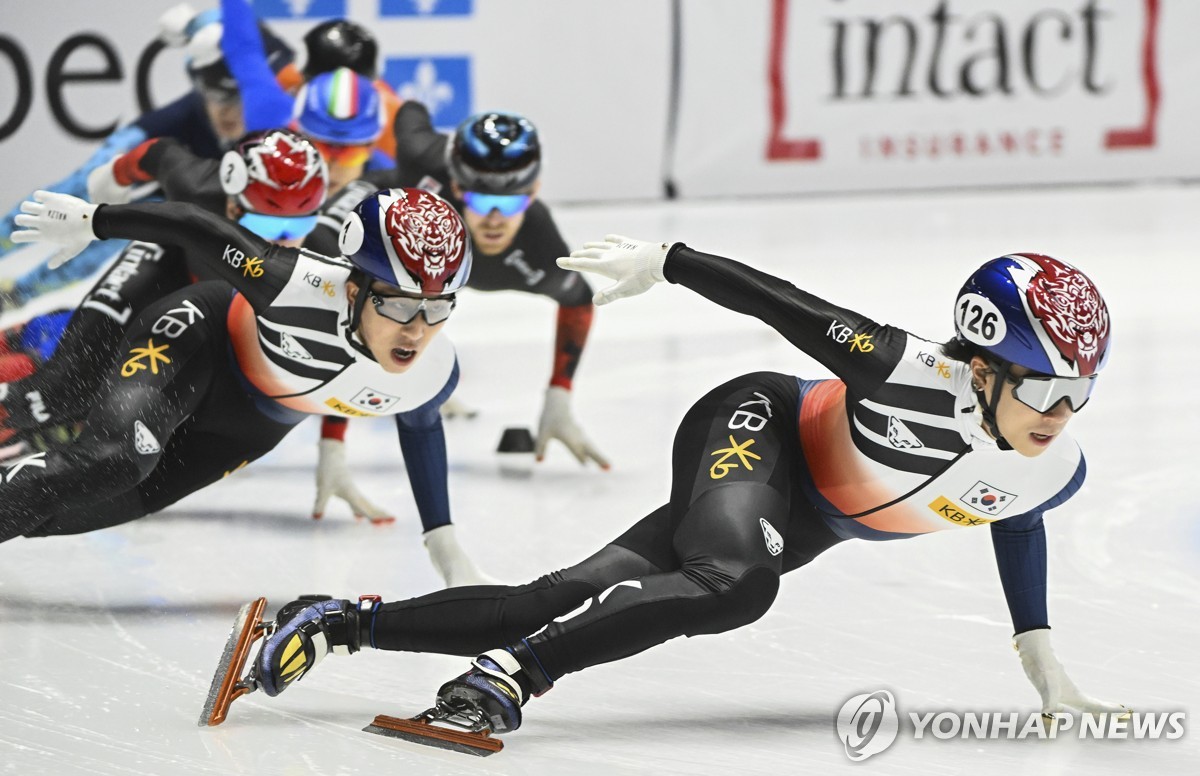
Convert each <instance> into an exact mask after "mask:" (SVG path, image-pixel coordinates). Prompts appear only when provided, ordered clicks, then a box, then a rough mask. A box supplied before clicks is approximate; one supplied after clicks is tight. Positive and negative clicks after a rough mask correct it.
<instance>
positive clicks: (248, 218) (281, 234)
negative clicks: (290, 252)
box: [238, 213, 317, 242]
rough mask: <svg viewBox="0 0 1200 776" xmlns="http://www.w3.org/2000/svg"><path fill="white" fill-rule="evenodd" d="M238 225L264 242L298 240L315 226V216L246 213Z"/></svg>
mask: <svg viewBox="0 0 1200 776" xmlns="http://www.w3.org/2000/svg"><path fill="white" fill-rule="evenodd" d="M238 223H239V224H241V225H242V226H244V227H245V228H247V229H249V230H250V231H251V232H254V233H255V234H256V235H258V236H259V237H261V238H263V239H264V240H271V241H272V242H274V241H277V240H298V239H300V238H301V237H306V236H308V233H309V232H311V231H312V230H313V229H315V228H316V226H317V217H316V215H311V216H268V215H264V214H262V213H246V214H245V215H243V216H242V217H241V218H239V219H238Z"/></svg>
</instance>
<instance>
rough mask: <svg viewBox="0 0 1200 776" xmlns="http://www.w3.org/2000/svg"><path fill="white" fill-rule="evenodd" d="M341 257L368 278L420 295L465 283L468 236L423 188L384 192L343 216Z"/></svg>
mask: <svg viewBox="0 0 1200 776" xmlns="http://www.w3.org/2000/svg"><path fill="white" fill-rule="evenodd" d="M338 245H339V247H340V248H341V252H342V255H343V256H345V257H346V258H347V259H349V260H350V262H351V263H352V264H354V266H355V267H357V268H358V269H360V270H362V271H363V272H365V273H366V274H368V275H370V276H371V277H373V278H375V279H377V280H381V281H383V282H384V283H388V284H390V285H393V286H397V287H398V288H401V289H403V290H405V291H407V292H410V293H413V294H419V295H421V296H446V295H448V294H453V293H454V292H455V291H457V290H458V289H460V288H462V287H463V286H465V285H466V284H467V279H468V278H469V277H470V274H471V237H470V235H469V234H468V232H467V228H466V226H465V225H464V224H463V222H462V218H460V217H459V215H458V213H457V212H455V210H454V207H453V206H451V205H450V203H448V202H447V201H446V200H444V199H442V198H441V197H439V196H437V195H436V194H433V193H431V192H428V191H426V190H424V189H384V190H382V191H377V192H375V193H374V194H372V195H371V196H369V197H367V198H366V199H364V200H363V201H362V202H360V203H359V204H358V206H357V207H355V208H354V210H353V211H351V213H350V215H348V216H346V220H345V221H344V222H343V223H342V231H341V234H340V236H339V238H338Z"/></svg>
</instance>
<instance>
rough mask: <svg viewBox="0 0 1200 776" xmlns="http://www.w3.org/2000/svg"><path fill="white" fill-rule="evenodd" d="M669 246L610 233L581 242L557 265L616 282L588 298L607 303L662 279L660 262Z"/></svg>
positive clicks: (596, 302) (599, 302) (634, 294)
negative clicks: (581, 243)
mask: <svg viewBox="0 0 1200 776" xmlns="http://www.w3.org/2000/svg"><path fill="white" fill-rule="evenodd" d="M670 249H671V246H670V244H668V243H648V242H642V241H641V240H634V239H632V238H629V237H622V236H621V235H619V234H610V235H607V236H606V237H605V238H604V242H589V243H584V244H583V248H581V249H580V250H577V251H572V252H571V255H570V257H566V256H564V257H562V258H560V259H558V266H560V267H562V268H563V269H573V270H575V271H576V272H594V273H596V274H597V275H603V276H604V277H606V278H612V279H613V280H615V281H617V282H616V283H614V284H613V285H611V286H609V287H608V288H605V289H602V290H600V291H597V292H596V294H595V296H593V297H592V301H593V302H594V303H595V304H598V305H601V304H608V303H609V302H612V301H614V300H617V299H622V298H624V297H627V296H636V295H638V294H640V293H642V292H644V291H645V290H646V289H648V288H650V286H652V285H654V284H655V283H661V282H663V281H664V280H666V278H665V277H663V265H664V264H665V263H666V261H667V251H669V250H670Z"/></svg>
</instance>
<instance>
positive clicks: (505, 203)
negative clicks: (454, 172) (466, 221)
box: [463, 191, 533, 218]
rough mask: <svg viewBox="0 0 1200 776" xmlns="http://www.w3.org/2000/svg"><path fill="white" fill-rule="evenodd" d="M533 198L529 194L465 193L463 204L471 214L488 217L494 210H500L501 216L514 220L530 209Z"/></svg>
mask: <svg viewBox="0 0 1200 776" xmlns="http://www.w3.org/2000/svg"><path fill="white" fill-rule="evenodd" d="M532 201H533V197H531V196H530V195H528V194H482V193H480V192H478V191H464V192H463V202H465V203H466V204H467V207H469V208H470V209H471V212H473V213H478V214H479V215H481V216H486V215H487V214H488V213H491V212H492V211H493V210H499V211H500V215H502V216H504V217H505V218H512V217H513V216H515V215H517V214H518V213H524V212H525V211H526V210H528V209H529V203H530V202H532Z"/></svg>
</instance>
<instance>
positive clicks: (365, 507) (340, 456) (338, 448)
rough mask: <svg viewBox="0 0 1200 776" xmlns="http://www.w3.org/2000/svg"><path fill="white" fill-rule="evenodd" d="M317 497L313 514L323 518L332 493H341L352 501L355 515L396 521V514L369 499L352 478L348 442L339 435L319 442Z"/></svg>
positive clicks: (340, 495)
mask: <svg viewBox="0 0 1200 776" xmlns="http://www.w3.org/2000/svg"><path fill="white" fill-rule="evenodd" d="M317 449H318V451H319V452H318V454H317V500H316V502H314V503H313V511H312V516H313V519H314V520H320V519H321V518H322V517H323V516H324V515H325V505H326V504H328V503H329V499H330V497H331V496H337V497H338V498H340V499H341V500H343V501H345V502H346V503H347V504H349V505H350V509H352V510H353V511H354V516H355V517H365V518H367V519H368V520H370V521H371V522H372V523H394V522H395V521H396V518H395V517H392V516H391V515H389V514H388V513H387V512H386V511H385V510H383V509H381V508H380V507H377V506H375V505H374V504H373V503H371V502H370V501H368V500H367V498H366V496H364V495H363V494H362V493H361V492H359V490H358V486H357V485H355V484H354V480H353V479H351V478H350V467H349V466H347V465H346V445H345V443H344V442H342V441H340V440H337V439H322V440H321V441H320V442H318V443H317Z"/></svg>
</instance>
